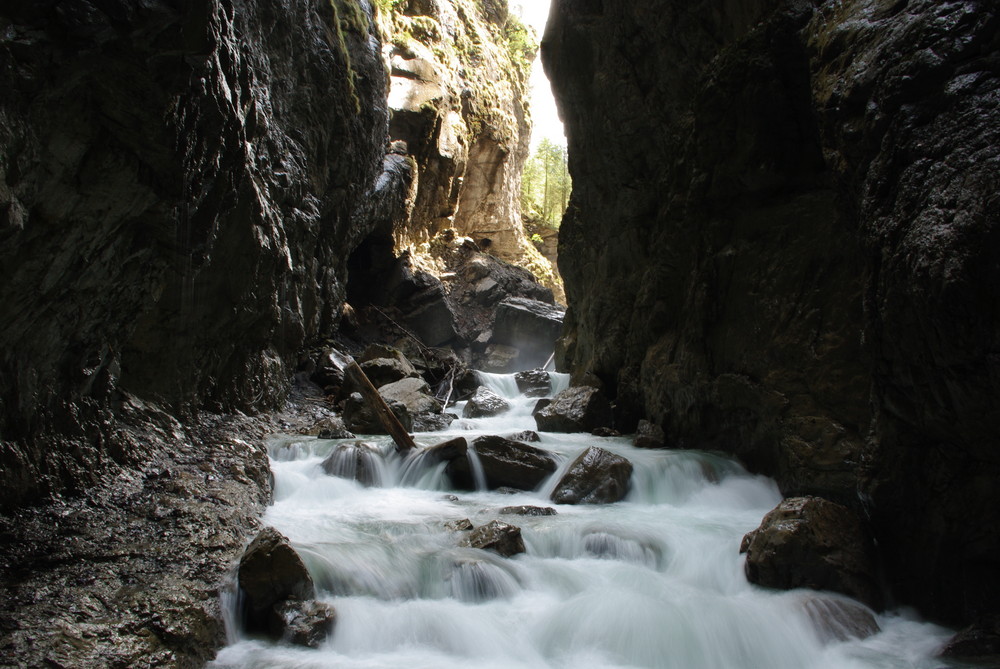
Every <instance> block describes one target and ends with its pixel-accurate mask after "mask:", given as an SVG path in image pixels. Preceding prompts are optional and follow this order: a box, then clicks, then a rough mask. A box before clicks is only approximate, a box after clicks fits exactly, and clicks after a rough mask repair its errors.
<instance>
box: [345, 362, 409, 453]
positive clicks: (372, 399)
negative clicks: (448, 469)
mask: <svg viewBox="0 0 1000 669" xmlns="http://www.w3.org/2000/svg"><path fill="white" fill-rule="evenodd" d="M337 357H338V358H339V360H340V362H341V364H343V365H344V373H345V374H346V375H347V376H348V377H349V378H350V379H351V380H352V381H353V382H354V385H355V386H357V388H358V390H359V391H360V392H361V396H362V397H364V399H365V402H367V403H368V406H370V407H371V409H372V411H374V412H375V417H376V418H378V421H379V422H380V423H382V427H384V428H385V431H386V432H388V433H389V436H390V437H392V440H393V441H394V442H396V450H397V451H401V452H404V453H405V452H406V451H409V450H412V449H414V448H416V447H417V445H416V444H415V443H414V441H413V437H411V436H410V434H409V433H408V432H407V431H406V428H405V427H403V424H402V423H400V422H399V419H398V418H396V414H394V413H393V412H392V409H390V408H389V405H388V404H386V403H385V400H384V399H382V396H381V395H379V393H378V389H377V388H375V386H374V385H372V382H371V381H370V380H369V379H368V375H367V374H365V372H364V370H363V369H361V367H360V365H358V363H356V362H355V361H354V360H353V359H352V358H350V357H347V356H344V355H338V356H337Z"/></svg>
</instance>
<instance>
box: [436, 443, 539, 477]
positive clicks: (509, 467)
mask: <svg viewBox="0 0 1000 669" xmlns="http://www.w3.org/2000/svg"><path fill="white" fill-rule="evenodd" d="M472 444H473V448H474V449H475V451H476V454H477V456H478V458H479V462H480V464H481V465H482V468H483V474H484V476H485V477H486V486H487V487H488V488H489V489H490V490H496V489H498V488H514V489H517V490H534V489H535V488H537V487H538V486H539V484H541V482H542V481H544V480H545V479H546V478H547V477H548V476H549V475H550V474H552V472H554V471H555V470H556V461H555V459H554V458H553V457H552V456H551V455H549V454H548V453H546V452H545V451H543V450H542V449H540V448H535V447H534V446H529V445H527V444H522V443H520V442H517V441H511V440H509V439H504V438H503V437H497V436H485V437H479V438H478V439H476V440H475V441H473V442H472ZM445 473H446V474H448V476H449V477H450V478H451V480H452V482H453V483H454V484H455V486H456V487H459V488H465V489H467V490H471V489H473V488H474V487H475V481H474V480H473V476H472V471H471V468H470V465H469V461H468V459H456V460H452V461H451V463H449V465H448V468H447V469H446V470H445Z"/></svg>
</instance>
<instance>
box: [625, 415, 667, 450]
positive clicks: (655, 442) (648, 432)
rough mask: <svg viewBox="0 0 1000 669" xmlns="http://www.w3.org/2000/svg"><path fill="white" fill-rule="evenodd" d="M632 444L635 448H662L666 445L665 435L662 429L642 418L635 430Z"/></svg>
mask: <svg viewBox="0 0 1000 669" xmlns="http://www.w3.org/2000/svg"><path fill="white" fill-rule="evenodd" d="M632 443H633V444H634V445H635V447H636V448H663V447H665V446H666V444H667V435H666V433H665V432H664V431H663V428H662V427H660V426H659V425H657V424H656V423H653V422H650V421H648V420H646V419H645V418H643V419H642V420H640V421H639V426H638V427H637V428H636V429H635V438H634V439H633V440H632Z"/></svg>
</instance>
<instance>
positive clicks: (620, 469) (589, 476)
mask: <svg viewBox="0 0 1000 669" xmlns="http://www.w3.org/2000/svg"><path fill="white" fill-rule="evenodd" d="M631 477H632V463H631V462H629V461H628V459H626V458H623V457H622V456H620V455H616V454H614V453H611V452H610V451H606V450H604V449H603V448H598V447H597V446H591V447H590V448H588V449H587V450H586V451H584V452H583V453H581V454H580V455H579V456H578V457H577V458H576V460H574V461H573V464H571V465H570V467H569V469H567V470H566V473H565V474H563V477H562V478H561V479H560V480H559V483H558V485H556V489H555V490H554V491H553V492H552V501H553V502H555V503H556V504H606V503H610V502H617V501H619V500H621V499H623V498H624V497H625V495H626V494H627V493H628V489H629V479H630V478H631Z"/></svg>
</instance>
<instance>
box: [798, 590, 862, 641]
mask: <svg viewBox="0 0 1000 669" xmlns="http://www.w3.org/2000/svg"><path fill="white" fill-rule="evenodd" d="M802 608H803V609H804V610H805V612H806V615H808V616H809V620H810V622H812V624H813V627H814V628H815V629H816V633H817V634H818V635H819V637H820V640H821V641H823V642H824V643H831V642H835V641H848V640H850V639H867V638H868V637H870V636H872V635H875V634H878V633H879V632H880V631H882V630H881V628H880V627H879V625H878V621H877V620H875V614H874V613H872V611H871V609H869V608H868V607H867V606H864V605H863V604H860V603H858V602H855V601H853V600H850V599H839V598H833V597H824V596H821V595H817V596H814V597H809V598H807V599H806V600H805V602H803V604H802Z"/></svg>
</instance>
